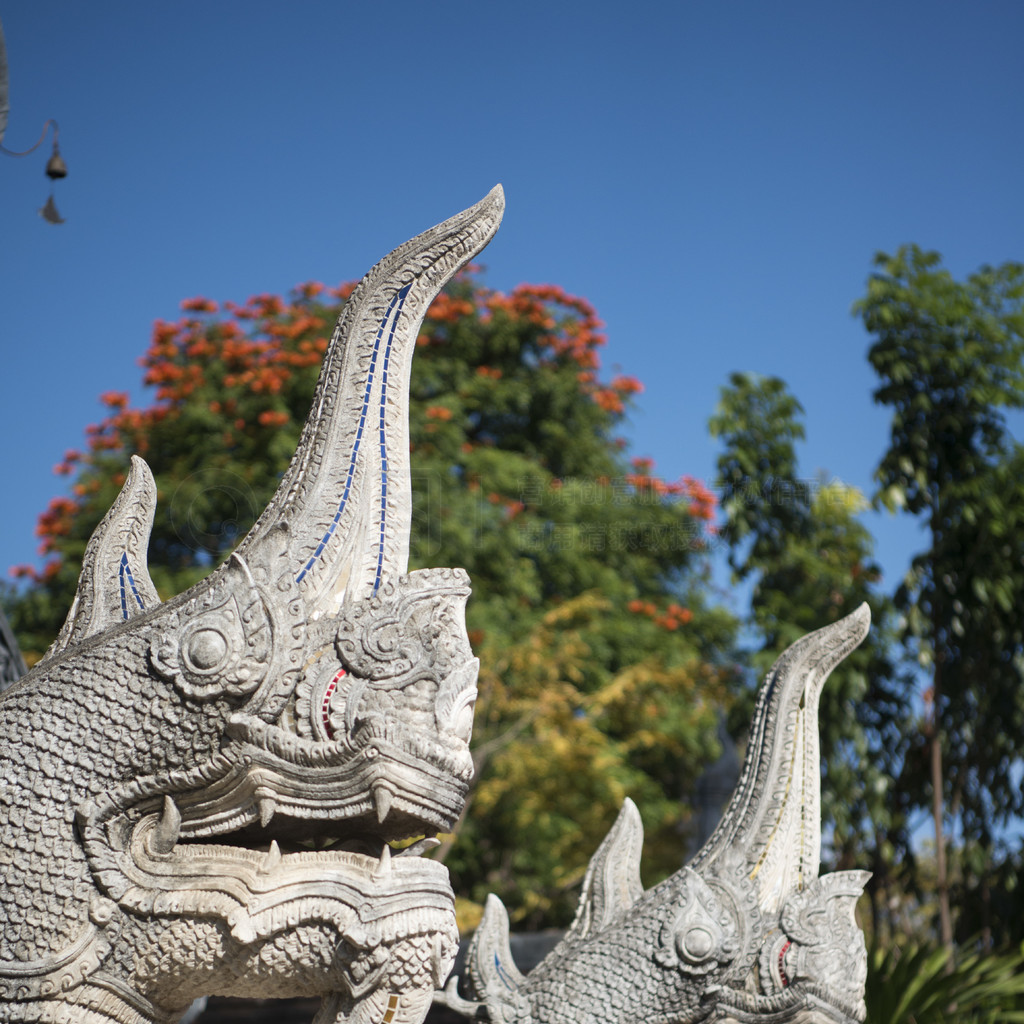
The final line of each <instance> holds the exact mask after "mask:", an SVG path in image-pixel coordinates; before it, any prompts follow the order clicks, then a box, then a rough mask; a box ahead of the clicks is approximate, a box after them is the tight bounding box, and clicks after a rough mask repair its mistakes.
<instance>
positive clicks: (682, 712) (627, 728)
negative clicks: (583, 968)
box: [13, 270, 734, 925]
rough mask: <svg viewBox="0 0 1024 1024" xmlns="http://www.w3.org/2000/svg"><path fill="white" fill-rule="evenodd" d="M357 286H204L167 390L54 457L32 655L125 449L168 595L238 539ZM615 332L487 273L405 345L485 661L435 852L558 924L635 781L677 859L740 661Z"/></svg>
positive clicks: (157, 363)
mask: <svg viewBox="0 0 1024 1024" xmlns="http://www.w3.org/2000/svg"><path fill="white" fill-rule="evenodd" d="M351 288H352V285H347V284H346V285H342V286H341V287H338V288H326V287H324V286H322V285H320V284H315V283H311V284H305V285H301V286H299V287H298V288H296V289H294V290H293V291H292V293H291V294H290V295H289V296H287V297H279V296H274V295H258V296H255V297H254V298H252V299H250V300H249V301H248V302H246V303H244V304H243V305H235V304H233V303H225V304H224V305H223V306H221V305H218V304H217V303H214V302H212V301H211V300H209V299H205V298H197V299H190V300H187V301H186V302H184V303H182V314H183V315H182V316H181V318H180V319H178V320H176V321H174V322H170V323H167V322H158V323H157V324H156V325H155V327H154V330H153V336H152V340H151V343H150V346H149V349H148V350H147V351H146V353H145V355H144V356H143V357H142V360H141V362H142V366H143V369H144V381H145V383H146V384H147V385H148V386H149V387H150V388H151V389H152V392H151V394H152V401H151V402H150V404H149V405H148V406H146V407H144V408H134V407H133V406H132V405H131V403H130V402H129V399H128V396H127V395H125V394H121V393H117V392H112V393H107V394H104V395H103V396H102V398H101V401H102V402H103V405H104V406H105V408H106V415H105V416H104V418H103V419H101V420H100V422H99V423H97V424H95V425H93V426H90V427H88V428H87V431H86V434H87V445H86V447H85V450H84V451H81V452H78V451H74V452H69V453H68V454H67V456H66V457H65V459H64V461H63V462H62V463H61V464H60V465H59V466H58V467H57V472H58V473H59V474H62V475H65V476H68V477H70V478H71V488H70V490H71V493H70V495H64V496H61V497H58V498H55V499H54V500H53V502H52V503H51V504H50V506H49V508H48V509H47V510H46V511H45V512H44V513H43V515H42V516H41V517H40V520H39V526H38V533H39V536H40V539H41V552H42V554H43V555H44V556H45V561H44V563H43V566H42V568H41V569H35V568H30V567H23V568H21V569H19V570H18V572H19V573H20V574H21V575H23V576H26V577H28V580H29V586H28V587H27V588H26V590H25V593H24V594H23V597H22V599H21V600H20V602H19V603H18V604H17V606H16V607H14V609H13V613H14V621H15V624H16V626H17V628H18V629H19V631H20V634H21V639H22V643H23V644H24V645H25V647H26V650H27V651H29V652H30V654H31V653H32V652H35V654H36V656H38V653H39V652H40V651H42V650H43V649H45V646H46V645H47V644H48V643H49V642H50V640H51V639H52V637H53V635H54V634H55V632H56V630H57V629H58V627H59V625H60V622H61V621H62V618H63V615H64V614H65V613H66V610H67V607H68V605H69V603H70V601H71V598H72V595H73V593H74V585H75V580H76V577H77V573H78V567H79V565H80V561H81V557H82V554H83V552H84V549H85V544H86V541H87V539H88V537H89V534H90V532H91V531H92V529H93V528H94V526H95V525H96V523H97V522H98V521H99V519H100V518H101V516H102V515H103V514H104V512H105V511H106V509H107V508H108V507H109V505H110V503H111V502H112V501H113V499H114V497H115V495H116V494H117V491H118V489H119V488H120V486H121V484H122V483H123V482H124V479H125V473H126V470H127V465H128V458H129V456H130V455H131V453H133V452H137V453H138V454H140V455H142V456H143V457H144V458H145V459H146V460H147V461H148V462H149V464H150V466H151V467H152V469H153V472H154V475H155V477H156V481H157V486H158V490H159V498H160V502H159V506H158V511H157V520H156V523H155V525H154V528H153V535H152V541H151V544H150V566H151V571H152V576H153V579H154V582H155V583H156V585H157V587H158V589H159V590H160V591H161V593H162V594H163V595H164V596H167V595H169V594H172V593H178V592H180V591H181V590H182V589H183V588H184V587H186V586H188V585H190V584H191V583H192V582H194V581H195V580H196V579H198V578H200V577H201V576H203V575H204V574H205V573H207V572H208V571H209V570H210V568H211V567H212V566H213V565H216V564H217V563H219V562H220V561H221V560H222V559H223V558H225V557H226V555H227V554H228V552H229V551H230V550H231V549H232V547H233V546H234V545H235V543H236V542H237V540H238V539H240V537H241V536H242V535H243V534H244V532H245V531H246V530H247V529H248V527H249V525H250V524H251V522H252V521H253V519H254V518H255V516H256V515H257V514H258V513H259V512H260V511H261V510H262V508H263V507H264V506H265V504H266V503H267V501H268V500H269V498H270V496H271V494H272V493H273V490H274V488H275V486H276V483H277V480H278V479H279V478H280V475H281V473H282V472H283V471H284V469H285V467H286V466H287V464H288V460H289V459H290V457H291V454H292V452H293V450H294V448H295V444H296V442H297V440H298V434H299V430H300V428H301V425H302V423H303V421H304V419H305V416H306V412H307V410H308V406H309V401H310V397H311V395H312V392H313V387H314V384H315V381H316V376H317V373H318V370H319V366H320V362H321V358H322V356H323V353H324V351H325V349H326V347H327V341H328V337H329V334H330V331H331V330H332V327H333V324H334V322H335V320H336V319H337V316H338V312H339V306H340V304H341V302H342V300H344V299H345V298H346V297H347V295H348V294H349V292H350V291H351ZM604 344H605V336H604V334H603V333H602V324H601V322H600V321H599V320H598V318H597V315H596V313H595V311H594V309H593V308H592V307H591V306H590V304H589V303H588V302H586V301H585V300H584V299H581V298H578V297H575V296H572V295H569V294H567V293H566V292H564V291H563V290H562V289H560V288H557V287H555V286H550V285H543V286H537V285H520V286H519V287H517V288H515V289H513V290H512V291H511V292H508V293H507V294H506V293H502V292H498V291H494V290H491V289H489V288H487V287H485V286H484V285H483V284H482V282H481V280H480V276H479V273H478V272H476V271H472V270H471V271H470V272H468V273H465V274H463V275H461V276H460V277H459V278H457V279H456V280H455V281H454V282H452V284H450V285H449V287H448V288H447V289H446V290H445V291H444V292H443V293H442V294H441V295H439V296H438V298H437V299H436V300H435V302H434V303H433V304H432V306H431V307H430V310H429V312H428V314H427V316H426V319H425V321H424V325H423V329H422V333H421V335H420V337H419V338H418V341H417V345H418V349H419V351H418V353H417V356H416V359H415V360H414V361H413V371H412V381H411V402H410V439H411V444H412V447H413V460H412V465H413V489H414V530H413V537H412V545H411V564H412V566H413V567H415V566H417V565H461V566H465V567H466V569H468V570H469V573H470V575H471V577H472V580H473V594H474V596H473V599H472V600H471V602H470V605H469V609H468V615H467V618H468V624H469V628H470V630H471V637H472V640H473V643H474V646H475V647H476V649H477V651H478V652H479V654H480V656H481V660H482V669H481V676H480V701H479V704H478V715H477V727H476V740H475V742H476V746H475V757H476V761H477V768H478V782H477V785H476V788H475V790H474V793H473V795H472V803H471V810H470V813H469V815H468V817H467V819H466V820H465V822H464V823H463V826H462V828H461V829H460V830H459V833H458V836H457V838H455V839H447V840H446V841H445V842H444V844H443V846H442V849H441V851H440V854H441V855H442V856H444V857H445V858H446V860H447V862H448V864H449V866H450V868H451V869H452V873H453V879H454V883H455V887H456V891H457V892H460V893H462V894H464V895H466V896H468V897H470V898H471V899H473V900H477V901H480V900H482V899H483V896H484V895H485V894H486V892H487V891H488V890H493V891H496V892H498V893H499V894H500V895H501V896H502V897H503V898H504V899H505V901H506V903H507V904H508V905H510V906H513V907H520V908H523V916H524V923H526V924H531V925H539V924H546V923H558V922H561V923H565V922H566V920H567V916H568V915H569V914H571V908H572V905H573V904H574V902H575V898H574V896H573V894H572V892H571V889H572V886H573V885H574V883H575V882H577V881H578V880H579V879H580V878H581V877H582V873H583V871H584V869H585V866H586V859H587V856H588V853H589V852H590V851H592V850H593V849H594V848H595V847H596V846H597V844H598V843H599V842H600V840H601V838H602V836H603V834H604V832H605V830H606V828H607V827H608V825H609V823H610V821H611V819H612V818H613V816H614V815H615V813H616V812H617V810H618V808H619V806H620V805H621V803H622V799H623V798H624V797H625V796H627V795H628V796H631V797H633V799H634V800H636V801H637V803H638V804H639V806H640V808H641V811H642V813H643V815H644V818H645V822H646V825H647V827H648V831H649V833H650V835H651V839H652V841H650V842H648V844H647V846H646V850H647V853H648V857H649V866H648V869H649V875H648V878H649V880H653V878H654V877H656V875H658V874H665V873H667V872H668V871H669V870H672V869H674V868H675V867H677V866H678V862H679V858H680V856H681V855H682V839H681V838H680V835H679V832H680V830H683V831H685V826H686V821H687V815H688V810H687V806H688V805H687V801H686V798H687V797H688V796H689V795H690V794H691V793H692V784H693V781H694V780H695V778H696V777H697V775H698V774H699V769H700V767H701V766H702V765H704V764H706V763H707V762H708V761H709V759H710V758H713V756H714V754H715V743H716V741H715V723H716V708H718V707H720V706H721V704H722V702H723V700H724V699H725V696H726V692H727V689H728V682H729V680H730V678H731V668H730V661H729V656H730V652H731V650H732V642H733V632H734V624H733V622H732V619H731V618H730V616H729V615H728V614H727V613H725V612H724V611H722V610H721V609H720V608H716V607H714V606H712V605H710V603H709V601H708V596H707V594H708V589H707V585H706V557H705V556H706V547H707V543H708V539H709V535H710V534H709V531H710V526H711V521H712V519H713V517H714V514H715V501H714V497H713V495H711V493H710V492H709V491H708V490H707V489H706V488H705V487H704V486H703V485H702V484H701V483H700V482H699V481H697V480H694V479H692V478H690V477H683V478H682V479H680V480H676V481H667V480H663V479H661V478H660V477H659V476H657V475H656V473H655V472H654V468H653V466H652V464H651V463H650V461H649V460H646V459H638V458H637V459H633V460H632V461H630V460H629V459H628V458H627V456H626V454H625V453H624V449H625V442H624V441H622V440H621V439H620V438H619V436H618V432H619V431H620V430H621V428H622V425H623V420H624V417H625V415H626V412H627V410H628V408H629V405H630V402H631V401H632V400H633V399H634V398H635V396H636V395H637V394H639V393H640V392H641V391H642V386H641V384H640V382H639V381H637V380H636V379H635V378H633V377H629V376H625V375H618V376H613V377H611V378H610V379H606V378H605V377H604V376H602V373H601V363H600V350H601V347H602V346H603V345H604Z"/></svg>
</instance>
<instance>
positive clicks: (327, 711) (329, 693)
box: [320, 668, 345, 740]
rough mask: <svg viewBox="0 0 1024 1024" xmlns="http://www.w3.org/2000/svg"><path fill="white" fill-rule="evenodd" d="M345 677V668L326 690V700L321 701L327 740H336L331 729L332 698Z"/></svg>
mask: <svg viewBox="0 0 1024 1024" xmlns="http://www.w3.org/2000/svg"><path fill="white" fill-rule="evenodd" d="M344 675H345V670H344V669H343V668H339V669H338V674H337V675H336V676H335V677H334V678H333V679H332V680H331V681H330V682H329V683H328V684H327V689H326V690H324V699H323V700H322V701H320V719H321V721H322V722H323V723H324V732H326V733H327V738H328V739H331V740H333V739H334V730H333V729H332V728H331V698H332V697H333V696H334V691H335V690H336V689H337V688H338V683H339V682H341V680H342V678H343V677H344Z"/></svg>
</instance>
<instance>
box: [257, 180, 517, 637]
mask: <svg viewBox="0 0 1024 1024" xmlns="http://www.w3.org/2000/svg"><path fill="white" fill-rule="evenodd" d="M503 210H504V193H503V192H502V190H501V186H500V185H496V186H495V187H494V188H493V189H492V190H491V192H490V193H488V195H487V196H485V197H484V198H483V199H482V200H481V201H480V202H479V203H477V204H476V205H475V206H473V207H470V208H469V209H468V210H464V211H463V212H462V213H460V214H457V215H456V216H454V217H452V218H451V219H450V220H447V221H444V222H443V223H441V224H438V225H437V226H436V227H433V228H431V229H430V230H429V231H425V232H424V233H423V234H421V235H418V236H417V237H416V238H413V239H412V240H410V241H408V242H406V243H405V244H404V245H401V246H399V247H398V248H397V249H395V250H394V251H393V252H392V253H390V254H389V255H388V256H386V257H385V258H384V259H383V260H381V261H380V263H378V264H377V265H376V266H375V267H374V268H373V269H372V270H371V271H370V272H369V273H368V274H367V275H366V276H365V277H364V278H363V280H362V281H361V282H360V283H359V286H358V287H357V288H356V289H355V291H354V292H353V293H352V295H351V297H350V298H349V300H348V303H347V304H346V306H345V309H344V311H343V313H342V316H341V319H340V320H339V322H338V326H337V328H336V329H335V332H334V336H333V337H332V339H331V343H330V346H329V347H328V350H327V353H326V355H325V356H324V363H323V369H322V370H321V373H320V380H319V382H318V384H317V389H316V394H315V396H314V399H313V411H312V413H311V414H310V417H309V419H308V420H307V421H306V426H305V428H304V429H303V432H302V437H301V439H300V441H299V445H298V449H297V450H296V453H295V456H294V458H293V459H292V462H291V465H290V466H289V467H288V470H287V472H286V473H285V475H284V478H283V479H282V481H281V484H280V486H279V488H278V490H277V493H276V494H275V496H274V498H273V499H272V500H271V502H270V504H269V505H268V506H267V508H266V510H265V511H264V513H263V514H262V515H261V516H260V518H259V520H258V521H257V522H256V525H255V526H254V527H253V528H252V530H251V531H250V532H249V534H248V536H247V537H246V538H245V539H244V540H243V541H242V543H241V544H240V545H239V547H238V551H239V553H240V554H242V555H244V556H246V557H248V551H249V549H250V548H251V547H252V546H253V545H254V544H256V543H258V541H259V539H260V538H261V537H262V536H263V535H265V534H266V533H267V531H268V530H270V529H272V528H273V527H274V526H275V525H276V524H278V523H281V522H288V523H289V525H290V527H291V537H292V540H293V547H292V560H293V565H292V570H293V573H294V578H295V581H296V583H298V585H299V589H300V591H301V593H302V596H303V598H304V600H305V603H306V607H307V608H308V609H309V610H310V613H311V614H312V616H313V617H314V618H316V617H319V616H320V615H322V614H337V613H338V611H339V610H340V608H341V606H342V603H343V602H344V603H349V602H352V601H358V600H361V599H364V598H368V597H371V596H373V595H374V594H376V593H377V591H378V589H379V588H380V587H381V585H382V584H383V583H384V582H386V581H387V580H389V579H394V578H396V577H398V576H399V575H401V574H402V573H404V572H405V571H406V567H407V562H408V554H409V525H410V521H411V517H412V509H411V487H410V482H409V426H408V391H409V372H410V368H411V363H412V354H413V351H414V349H415V347H416V338H417V335H418V334H419V328H420V324H421V323H422V321H423V317H424V315H425V314H426V312H427V308H428V307H429V305H430V303H431V302H432V301H433V299H434V297H435V296H436V295H437V293H438V292H439V291H440V290H441V288H442V287H443V286H444V285H445V284H446V283H447V282H448V281H449V280H450V279H451V277H452V276H453V275H454V274H455V273H456V271H458V269H459V268H460V267H462V266H463V265H464V264H465V263H466V262H468V261H469V260H470V259H472V258H473V257H474V256H475V255H476V254H477V253H479V252H480V250H481V249H482V248H483V247H484V246H485V245H486V244H487V243H488V242H489V241H490V240H491V238H492V237H493V236H494V233H495V232H496V231H497V229H498V225H499V223H500V222H501V215H502V212H503Z"/></svg>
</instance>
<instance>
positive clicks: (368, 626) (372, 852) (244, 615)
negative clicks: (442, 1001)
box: [0, 186, 504, 1024]
mask: <svg viewBox="0 0 1024 1024" xmlns="http://www.w3.org/2000/svg"><path fill="white" fill-rule="evenodd" d="M503 205H504V200H503V196H502V192H501V188H500V186H499V187H496V188H495V189H494V190H493V191H492V192H491V193H490V194H489V195H488V196H486V197H485V198H484V199H483V200H482V201H481V202H480V203H478V204H477V205H476V206H474V207H472V208H471V209H469V210H466V211H465V212H463V213H461V214H459V215H457V216H456V217H453V218H452V219H451V220H448V221H446V222H444V223H443V224H440V225H438V226H437V227H435V228H432V229H431V230H429V231H427V232H425V233H424V234H422V235H420V236H419V237H417V238H414V239H412V240H411V241H410V242H407V243H406V244H405V245H403V246H401V247H400V248H398V249H396V250H395V251H394V252H392V253H391V254H390V255H389V256H387V257H386V258H385V259H384V260H382V261H381V262H380V263H379V264H377V266H375V267H374V268H373V269H372V270H371V271H370V272H369V273H368V274H367V275H366V277H365V278H364V279H363V281H362V282H361V283H360V285H359V286H358V288H357V289H356V290H355V292H354V293H353V294H352V296H351V298H350V299H349V302H348V304H347V305H346V307H345V309H344V312H343V313H342V316H341V319H340V321H339V323H338V326H337V329H336V330H335V333H334V337H333V339H332V341H331V344H330V346H329V348H328V350H327V353H326V355H325V358H324V365H323V369H322V371H321V375H320V380H319V383H318V385H317V389H316V394H315V398H314V402H313V408H312V411H311V413H310V415H309V419H308V420H307V422H306V425H305V428H304V430H303V432H302V437H301V440H300V443H299V446H298V450H297V452H296V454H295V457H294V459H293V460H292V463H291V465H290V467H289V469H288V471H287V472H286V473H285V475H284V478H283V479H282V481H281V484H280V487H279V488H278V490H277V493H276V495H275V496H274V498H273V500H272V501H271V502H270V504H269V506H268V507H267V509H266V510H265V511H264V513H263V514H262V516H261V517H260V518H259V520H258V521H257V523H256V524H255V526H254V527H253V528H252V530H251V532H250V533H249V534H248V535H247V536H246V537H245V539H244V540H243V541H242V543H241V544H240V545H239V547H238V549H237V550H236V551H235V553H234V554H233V555H232V556H231V557H230V559H229V560H228V562H226V563H225V564H224V565H222V566H221V567H220V568H218V569H217V570H216V571H214V572H213V573H212V574H211V575H210V576H209V577H208V578H207V579H205V580H203V581H202V582H200V583H198V584H196V585H195V586H194V587H192V588H191V589H190V590H188V591H186V592H185V593H183V594H181V595H179V596H178V597H176V598H174V599H172V600H168V601H167V602H165V603H160V601H159V599H158V597H157V593H156V590H155V588H154V587H153V585H152V583H151V582H150V580H149V577H148V572H147V568H146V545H147V542H148V537H149V531H150V528H151V525H152V518H153V512H154V508H155V501H156V488H155V485H154V482H153V477H152V475H151V474H150V472H149V470H148V468H147V467H146V465H145V463H144V462H142V460H141V459H138V458H135V459H133V464H132V469H131V472H130V474H129V476H128V479H127V481H126V483H125V485H124V488H123V490H122V492H121V494H120V496H119V497H118V499H117V500H116V502H115V504H114V506H113V507H112V508H111V510H110V511H109V513H108V514H107V516H106V518H105V519H104V520H103V522H102V523H101V524H100V525H99V527H98V528H97V529H96V531H95V533H94V534H93V536H92V539H91V540H90V542H89V545H88V548H87V551H86V554H85V559H84V565H83V568H82V573H81V578H80V580H79V585H78V592H77V596H76V598H75V601H74V605H73V607H72V609H71V611H70V613H69V615H68V618H67V622H66V623H65V625H64V628H63V630H62V631H61V633H60V636H59V637H58V639H57V641H56V642H55V643H54V645H53V647H52V648H51V649H50V650H49V651H48V652H47V654H46V656H45V657H44V658H43V659H42V660H41V661H40V662H39V664H38V665H36V666H35V668H34V669H33V670H32V671H31V672H30V673H29V674H28V675H27V676H25V677H24V678H22V679H21V680H20V681H19V682H17V683H16V684H15V685H13V686H12V687H11V688H10V689H9V690H8V691H6V692H5V693H4V694H3V697H2V699H0V804H2V806H0V914H2V921H0V1021H5V1022H6V1021H40V1022H65V1021H66V1022H69V1024H108V1022H117V1024H156V1022H169V1021H172V1020H176V1019H177V1017H178V1016H180V1015H181V1013H182V1011H183V1010H184V1008H185V1007H187V1006H188V1004H189V1003H190V1001H192V1000H193V999H194V998H196V997H198V996H201V995H208V994H209V995H216V994H220V995H228V996H239V995H244V996H261V997H264V998H276V997H288V996H296V995H312V994H318V995H320V996H322V997H323V1003H322V1010H321V1012H320V1015H319V1016H318V1020H320V1021H323V1022H324V1024H328V1022H335V1021H338V1022H340V1021H351V1022H352V1024H370V1022H371V1021H372V1022H374V1024H380V1022H387V1024H419V1021H420V1020H422V1018H423V1015H424V1014H425V1013H426V1010H427V1007H428V1006H429V1003H430V999H431V995H432V992H433V990H434V988H435V986H436V985H437V984H439V983H440V982H441V981H443V979H444V978H445V977H446V976H447V974H448V972H449V971H450V968H451V964H452V962H453V959H454V955H455V951H456V947H457V942H458V936H457V932H456V929H455V916H454V904H453V896H452V892H451V888H450V886H449V882H448V876H447V872H446V870H445V868H444V866H443V865H441V864H438V863H435V862H432V861H430V860H426V859H422V858H420V857H419V856H417V854H419V853H422V852H423V850H424V849H425V848H427V847H428V846H429V845H430V844H431V842H432V841H433V840H432V838H431V837H432V836H433V835H434V834H435V833H436V832H438V831H447V830H450V829H451V828H452V826H453V824H454V823H455V821H456V820H457V818H458V817H459V815H460V813H461V811H462V808H463V804H464V800H465V796H466V791H467V785H468V782H469V779H470V776H471V772H472V762H471V759H470V754H469V746H468V741H469V737H470V730H471V726H472V714H473V702H474V698H475V696H476V689H475V679H476V670H477V662H476V660H475V659H474V657H473V654H472V651H471V650H470V646H469V642H468V639H467V636H466V629H465V622H464V609H465V603H466V599H467V597H468V595H469V581H468V578H467V576H466V574H465V573H464V572H463V571H462V570H460V569H426V570H418V571H415V572H407V556H408V545H409V537H408V532H409V525H410V518H411V495H410V477H409V436H408V422H407V403H408V397H407V393H408V382H409V370H410V364H411V359H412V353H413V350H414V348H415V341H416V336H417V333H418V331H419V325H420V323H421V321H422V319H423V316H424V313H425V312H426V309H427V307H428V305H429V304H430V302H431V300H432V299H433V298H434V296H435V295H436V294H437V293H438V291H439V290H440V289H441V287H442V286H443V285H444V284H445V282H446V281H448V280H449V279H450V278H451V276H452V275H453V274H454V273H455V272H456V271H457V270H458V268H459V267H461V266H462V265H463V264H464V263H466V262H467V261H468V260H470V259H471V258H473V257H474V256H475V255H476V254H477V253H478V252H479V251H480V250H481V249H482V248H483V247H484V246H485V245H486V244H487V242H488V241H489V240H490V239H491V238H492V237H493V235H494V233H495V231H496V230H497V227H498V224H499V222H500V219H501V214H502V210H503ZM416 836H425V837H426V838H425V839H423V840H422V841H420V842H418V843H414V844H413V845H412V846H410V847H409V848H407V849H404V850H402V851H401V853H400V854H399V853H397V852H396V853H395V854H394V855H392V849H391V847H390V846H389V845H388V844H389V842H393V841H396V840H401V839H408V838H410V837H416Z"/></svg>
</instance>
